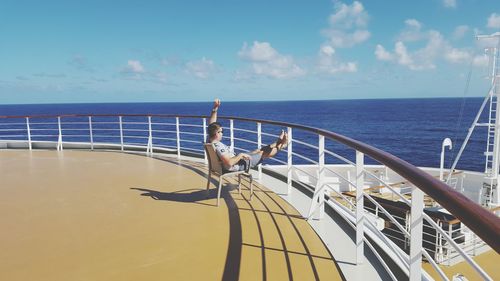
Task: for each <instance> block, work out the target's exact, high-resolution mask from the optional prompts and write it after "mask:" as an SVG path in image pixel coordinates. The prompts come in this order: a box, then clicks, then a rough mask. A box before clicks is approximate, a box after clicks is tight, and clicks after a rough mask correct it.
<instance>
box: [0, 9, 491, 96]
mask: <svg viewBox="0 0 500 281" xmlns="http://www.w3.org/2000/svg"><path fill="white" fill-rule="evenodd" d="M497 31H500V1H498V0H423V1H396V0H391V1H344V2H342V1H330V0H325V1H320V0H315V1H306V0H300V1H299V0H289V1H278V0H276V1H269V0H268V1H256V0H253V1H238V0H232V1H229V0H227V1H218V0H214V1H186V0H185V1H146V0H144V1H119V2H117V1H23V0H17V1H10V0H3V1H2V5H0V98H1V100H0V103H3V104H9V103H68V102H158V101H161V102H165V101H166V102H168V101H209V100H212V99H213V98H214V97H219V98H221V99H223V100H226V101H229V100H232V101H237V100H304V99H352V98H353V99H362V98H414V97H461V96H463V95H464V90H465V85H466V77H467V76H468V73H469V71H471V70H472V79H471V86H470V90H469V91H468V93H467V96H484V95H485V94H486V90H487V88H488V82H487V81H486V80H484V79H483V78H482V77H483V76H484V75H485V74H486V64H485V62H487V61H486V60H485V59H484V51H483V49H484V46H485V44H486V42H478V41H477V40H475V39H474V35H475V34H492V33H494V32H497Z"/></svg>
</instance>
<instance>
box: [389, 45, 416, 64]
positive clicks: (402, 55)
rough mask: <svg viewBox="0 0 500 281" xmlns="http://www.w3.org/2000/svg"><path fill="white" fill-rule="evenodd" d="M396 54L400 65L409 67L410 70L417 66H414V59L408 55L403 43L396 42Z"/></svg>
mask: <svg viewBox="0 0 500 281" xmlns="http://www.w3.org/2000/svg"><path fill="white" fill-rule="evenodd" d="M394 53H395V54H396V58H397V61H398V63H399V64H401V65H406V66H409V67H410V69H411V68H415V66H413V59H412V58H411V57H410V55H409V54H408V51H407V49H406V46H405V44H404V43H403V42H401V41H399V42H396V45H395V46H394Z"/></svg>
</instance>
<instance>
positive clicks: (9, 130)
mask: <svg viewBox="0 0 500 281" xmlns="http://www.w3.org/2000/svg"><path fill="white" fill-rule="evenodd" d="M12 131H14V132H15V131H26V128H19V129H0V132H12Z"/></svg>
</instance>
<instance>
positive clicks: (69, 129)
mask: <svg viewBox="0 0 500 281" xmlns="http://www.w3.org/2000/svg"><path fill="white" fill-rule="evenodd" d="M56 130H57V129H56ZM30 131H31V130H30ZM61 131H90V129H89V128H61Z"/></svg>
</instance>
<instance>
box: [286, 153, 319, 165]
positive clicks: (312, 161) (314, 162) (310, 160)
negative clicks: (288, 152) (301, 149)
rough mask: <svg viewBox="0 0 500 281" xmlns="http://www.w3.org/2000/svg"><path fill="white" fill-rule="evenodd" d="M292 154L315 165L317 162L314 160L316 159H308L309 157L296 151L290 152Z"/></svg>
mask: <svg viewBox="0 0 500 281" xmlns="http://www.w3.org/2000/svg"><path fill="white" fill-rule="evenodd" d="M292 155H294V156H297V157H299V158H302V159H304V160H306V161H309V162H311V163H313V164H316V165H317V164H318V162H316V161H314V160H312V159H310V158H307V157H305V156H302V155H300V154H298V153H295V152H292Z"/></svg>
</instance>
